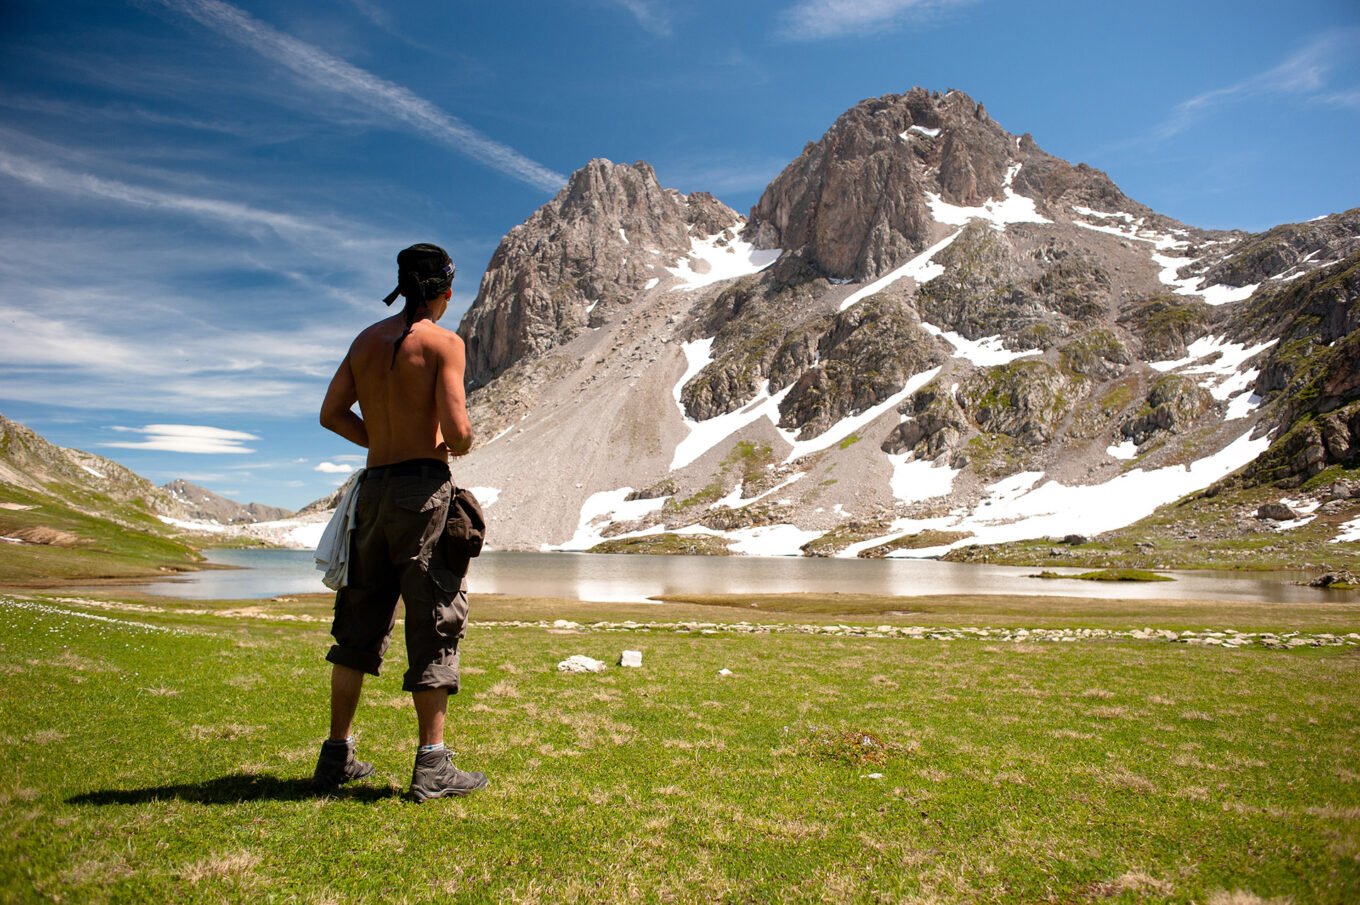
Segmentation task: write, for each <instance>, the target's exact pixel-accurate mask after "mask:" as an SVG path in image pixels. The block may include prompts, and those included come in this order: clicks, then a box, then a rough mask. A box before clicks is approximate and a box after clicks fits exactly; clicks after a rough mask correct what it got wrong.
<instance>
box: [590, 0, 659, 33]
mask: <svg viewBox="0 0 1360 905" xmlns="http://www.w3.org/2000/svg"><path fill="white" fill-rule="evenodd" d="M604 2H606V3H608V4H609V5H610V6H616V7H618V8H619V9H622V10H624V11H625V12H627V13H628V14H629V15H631V16H632V17H633V18H634V19H636V20H637V24H638V25H640V26H641V27H642V29H643V30H644V31H647V32H650V33H651V34H654V35H656V36H657V37H659V38H668V37H670V35H671V31H672V27H671V15H670V10H669V9H667V8H666V7H665V6H663V5H661V4H659V3H656V2H653V0H604Z"/></svg>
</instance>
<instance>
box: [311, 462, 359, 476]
mask: <svg viewBox="0 0 1360 905" xmlns="http://www.w3.org/2000/svg"><path fill="white" fill-rule="evenodd" d="M312 471H319V472H321V473H322V474H350V473H352V472H353V471H354V466H353V465H347V464H344V463H341V462H318V463H317V465H316V468H313V469H312Z"/></svg>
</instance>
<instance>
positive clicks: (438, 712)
mask: <svg viewBox="0 0 1360 905" xmlns="http://www.w3.org/2000/svg"><path fill="white" fill-rule="evenodd" d="M360 678H361V679H362V678H363V677H362V676H360ZM411 699H412V700H414V701H415V705H416V721H417V722H418V723H419V726H420V745H421V746H422V747H425V746H428V745H442V744H443V743H444V714H445V712H446V711H447V710H448V707H449V690H448V689H447V688H430V689H426V690H424V691H413V692H411Z"/></svg>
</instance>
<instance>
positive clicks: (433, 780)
mask: <svg viewBox="0 0 1360 905" xmlns="http://www.w3.org/2000/svg"><path fill="white" fill-rule="evenodd" d="M485 785H486V774H485V773H469V772H468V771H467V770H460V769H458V768H457V767H455V766H454V765H453V752H452V751H450V750H449V749H448V748H438V749H436V750H434V751H417V752H416V766H415V769H414V770H413V771H412V772H411V797H412V798H414V799H415V800H416V801H417V802H421V801H428V800H429V799H431V798H443V797H444V796H446V795H468V794H470V793H472V792H475V791H477V790H478V789H480V788H482V787H483V786H485Z"/></svg>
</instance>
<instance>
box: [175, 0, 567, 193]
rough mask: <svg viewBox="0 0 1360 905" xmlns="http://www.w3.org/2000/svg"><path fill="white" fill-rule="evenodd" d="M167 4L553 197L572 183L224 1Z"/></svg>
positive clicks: (426, 103) (404, 90)
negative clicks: (550, 192) (563, 186)
mask: <svg viewBox="0 0 1360 905" xmlns="http://www.w3.org/2000/svg"><path fill="white" fill-rule="evenodd" d="M161 2H162V3H164V4H165V5H166V6H168V7H170V8H171V9H174V10H177V11H179V12H182V13H184V14H185V15H188V16H189V17H191V18H193V19H194V20H195V21H197V22H199V23H200V24H202V25H204V26H207V27H208V28H211V29H212V30H213V31H215V32H217V33H218V34H220V35H222V36H224V37H226V38H229V39H231V40H233V41H236V42H237V43H239V44H241V45H243V46H245V47H246V48H248V49H250V50H253V51H255V52H256V53H258V54H260V55H261V56H263V57H265V58H266V59H268V60H270V61H271V62H273V63H277V64H279V65H282V66H285V67H287V68H288V69H291V70H292V71H293V72H294V73H296V74H297V75H299V76H301V77H303V78H305V79H307V80H309V81H311V82H313V83H314V84H316V85H318V86H320V87H322V88H325V89H327V90H330V91H335V92H339V93H341V94H344V95H347V96H348V97H350V98H352V99H353V100H356V101H358V102H360V103H362V104H365V105H366V106H368V107H370V108H372V109H375V110H378V111H381V112H383V113H385V114H387V115H389V116H392V117H395V118H396V119H398V120H401V121H402V122H404V123H406V124H407V125H408V126H411V127H412V128H415V129H418V130H419V131H421V132H422V133H424V134H425V135H427V136H429V137H430V138H433V139H435V140H436V141H438V142H440V143H442V144H444V145H446V146H448V147H451V148H453V149H455V150H457V151H459V152H461V153H463V154H466V155H467V156H468V157H470V158H472V159H473V160H476V161H478V162H479V163H482V164H484V165H486V166H488V167H490V168H492V169H494V170H497V171H498V172H501V173H504V174H505V175H507V176H510V177H512V178H515V179H518V180H520V181H522V182H525V183H528V184H529V185H532V186H535V187H537V188H540V189H545V190H547V191H552V192H555V191H557V190H558V189H559V188H561V187H562V185H563V183H565V182H566V177H565V176H563V175H561V174H560V173H555V172H553V171H552V170H550V169H548V168H547V167H545V166H543V165H542V164H540V163H538V162H536V161H534V160H531V159H530V158H528V157H526V156H525V155H523V154H521V153H520V152H519V151H516V150H515V149H514V148H511V147H509V146H508V145H504V144H502V143H500V142H498V141H496V140H494V139H492V138H488V137H487V136H485V135H483V134H481V133H480V132H478V131H477V130H476V129H474V128H472V127H471V126H469V125H468V124H467V123H464V122H463V121H462V120H460V119H458V118H457V117H455V116H453V115H451V114H449V113H446V112H444V111H443V110H441V109H439V108H438V107H436V106H435V105H434V104H432V103H430V102H429V101H427V100H425V99H424V98H422V97H420V96H419V95H417V94H415V93H414V92H412V91H411V90H409V89H407V88H404V87H402V86H401V85H398V84H395V83H393V82H389V81H387V80H386V79H384V78H381V77H379V76H376V75H374V74H373V73H371V72H368V71H367V70H364V69H360V68H359V67H357V66H354V65H353V64H351V63H348V62H346V61H345V60H342V59H340V58H339V57H336V56H334V55H332V54H329V53H327V52H326V51H324V50H322V49H321V48H319V47H316V46H313V45H311V44H308V43H307V42H305V41H300V40H298V39H297V38H294V37H292V36H290V35H286V34H284V33H283V32H281V31H278V30H277V29H275V28H272V27H270V26H268V25H266V24H264V23H263V22H261V21H259V20H258V19H256V18H254V17H253V16H251V15H250V14H249V13H247V12H245V11H244V10H241V9H238V8H237V7H235V6H232V5H231V4H228V3H223V2H221V0H161Z"/></svg>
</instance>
